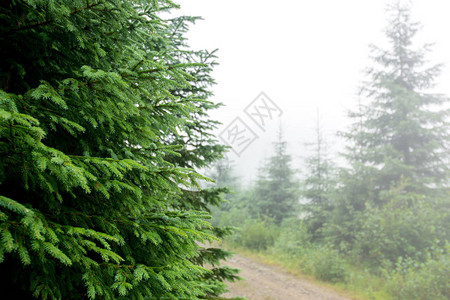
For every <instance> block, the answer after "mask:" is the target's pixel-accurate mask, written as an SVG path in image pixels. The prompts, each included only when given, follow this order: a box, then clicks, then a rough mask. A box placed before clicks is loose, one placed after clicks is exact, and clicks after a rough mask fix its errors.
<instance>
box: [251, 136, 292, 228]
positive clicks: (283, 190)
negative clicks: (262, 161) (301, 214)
mask: <svg viewBox="0 0 450 300" xmlns="http://www.w3.org/2000/svg"><path fill="white" fill-rule="evenodd" d="M286 146H287V143H286V141H284V140H283V136H282V132H281V129H280V132H279V134H278V140H277V142H275V143H274V150H275V154H274V155H273V156H272V157H270V158H269V160H268V161H267V163H266V165H265V166H264V167H263V168H261V169H260V171H259V174H258V179H257V181H256V183H255V187H254V192H253V196H252V203H250V205H251V206H250V209H251V211H253V213H254V214H255V215H259V216H267V217H271V218H274V221H275V222H276V223H277V224H280V223H281V221H282V220H283V219H284V218H287V217H292V216H295V214H296V213H297V212H298V200H299V192H298V183H297V181H296V179H295V176H294V175H295V172H294V170H293V169H292V167H291V156H290V155H289V154H287V153H286Z"/></svg>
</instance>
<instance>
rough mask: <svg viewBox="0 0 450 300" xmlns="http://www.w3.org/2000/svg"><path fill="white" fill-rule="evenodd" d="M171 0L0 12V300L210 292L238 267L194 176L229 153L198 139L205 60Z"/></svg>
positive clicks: (13, 7) (32, 5)
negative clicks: (217, 237)
mask: <svg viewBox="0 0 450 300" xmlns="http://www.w3.org/2000/svg"><path fill="white" fill-rule="evenodd" d="M176 7H177V6H176V5H175V4H174V3H172V2H171V1H165V0H161V1H150V2H148V1H115V0H113V1H101V0H99V1H94V0H92V1H56V2H55V1H32V0H29V1H6V2H2V4H0V28H1V29H0V31H1V32H0V44H1V45H2V47H1V48H0V54H1V59H0V88H1V89H0V157H1V159H0V223H1V224H0V226H1V228H2V230H1V232H0V235H1V240H0V241H1V242H0V259H1V264H0V271H1V280H0V284H1V286H2V293H3V296H5V297H8V296H14V297H23V298H29V297H30V296H31V295H32V296H34V297H38V298H43V299H79V298H83V299H84V298H91V299H94V298H97V299H98V298H99V299H116V298H124V299H142V298H145V297H150V298H171V299H181V298H189V299H195V298H205V297H209V298H214V297H216V296H217V295H218V294H219V293H221V292H222V291H223V290H224V285H223V283H222V280H223V279H224V278H228V279H232V278H235V275H234V273H235V271H233V270H230V269H227V268H225V269H220V268H216V269H215V270H214V271H213V272H212V273H211V272H209V271H207V270H206V269H205V268H203V267H202V266H201V265H203V264H204V263H205V262H213V263H216V264H217V260H218V259H219V258H223V257H225V256H226V255H227V254H226V253H223V252H220V251H215V250H214V249H212V250H207V249H202V250H201V251H200V253H199V251H198V250H199V246H198V245H197V242H198V241H205V240H212V239H214V237H213V236H214V232H219V231H217V230H214V228H212V227H211V225H210V224H209V223H208V222H207V219H208V218H209V214H208V212H207V210H206V209H205V203H212V204H214V203H218V202H219V201H220V200H219V199H220V193H221V192H220V191H218V190H209V191H201V190H200V189H199V186H198V183H197V181H198V179H202V178H203V177H202V176H200V175H199V174H198V173H197V172H196V171H195V170H194V168H196V167H201V166H205V165H208V164H209V163H211V162H212V161H214V160H215V159H218V158H219V157H220V156H221V154H222V153H223V151H224V148H223V147H222V146H219V145H218V144H217V143H216V141H215V140H214V139H212V138H211V136H210V135H208V134H207V131H208V130H209V129H211V128H212V126H214V125H215V122H213V121H210V120H208V119H207V118H206V111H207V110H208V109H211V108H215V107H216V105H215V104H213V103H210V102H208V101H207V100H206V99H207V98H208V97H209V96H210V92H209V91H208V86H209V85H210V84H212V83H213V80H212V79H211V77H210V76H209V73H210V71H211V68H212V66H213V65H214V53H210V52H207V51H192V50H187V49H185V48H184V43H185V40H184V38H183V34H184V33H185V31H186V30H187V22H189V21H193V19H192V18H185V17H183V18H176V19H173V20H163V19H161V18H160V17H159V15H160V13H161V12H164V11H168V10H171V9H173V8H176Z"/></svg>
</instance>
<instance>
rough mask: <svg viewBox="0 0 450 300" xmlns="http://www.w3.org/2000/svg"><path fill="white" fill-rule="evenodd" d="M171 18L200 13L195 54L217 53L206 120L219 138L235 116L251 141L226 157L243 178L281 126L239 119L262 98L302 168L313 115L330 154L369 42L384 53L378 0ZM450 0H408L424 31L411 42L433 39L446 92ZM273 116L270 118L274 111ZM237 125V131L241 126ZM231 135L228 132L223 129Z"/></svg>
mask: <svg viewBox="0 0 450 300" xmlns="http://www.w3.org/2000/svg"><path fill="white" fill-rule="evenodd" d="M177 3H179V4H180V5H181V10H179V11H178V12H177V13H176V14H177V15H178V14H182V15H192V16H201V17H203V18H204V20H203V21H199V22H197V23H196V25H194V26H192V27H191V31H190V33H189V34H188V37H189V44H190V45H191V48H193V49H200V48H205V49H210V50H213V49H216V48H218V49H219V51H218V53H217V54H218V62H219V63H220V65H219V66H217V67H216V68H215V71H214V72H213V77H214V78H215V80H216V81H217V85H216V86H215V87H214V88H213V91H214V93H215V96H214V97H213V98H212V100H214V101H216V102H222V103H224V104H225V105H226V106H225V107H222V108H221V109H220V110H218V111H215V112H212V113H211V116H212V117H213V118H214V119H217V120H219V121H221V122H222V123H223V125H222V126H221V127H220V128H219V129H218V131H217V134H220V133H222V132H224V130H225V129H226V128H227V126H228V125H229V124H230V122H232V121H233V120H234V119H235V118H236V117H239V118H240V120H242V121H243V122H244V123H245V124H246V125H247V126H248V127H249V128H250V129H251V130H252V131H253V132H254V133H255V134H256V135H257V136H258V138H257V139H256V140H255V141H254V142H253V143H252V144H251V145H250V146H248V147H247V148H246V149H245V150H244V151H243V152H242V153H241V155H240V156H237V155H235V154H234V153H230V154H229V155H228V156H229V158H230V159H232V160H233V161H234V164H235V165H236V167H237V168H236V169H237V170H238V171H239V173H241V174H242V173H245V179H246V180H247V181H248V180H250V179H254V178H255V176H256V169H257V167H258V166H259V165H260V163H261V161H262V160H263V159H264V158H267V157H268V156H270V155H271V153H272V147H271V144H270V142H271V141H274V140H275V139H276V131H277V128H278V127H279V124H280V121H279V120H278V119H277V118H275V119H274V120H273V121H271V122H266V124H264V127H263V129H264V130H262V129H261V127H259V126H258V125H257V124H256V122H255V121H252V120H251V119H250V118H249V117H248V115H246V114H245V113H244V109H245V108H246V107H247V106H248V105H249V104H250V103H251V102H252V101H253V100H254V99H255V97H257V96H258V95H259V94H260V92H265V93H266V94H267V96H268V97H269V98H270V99H271V100H272V101H273V102H274V103H275V104H276V105H277V106H278V107H279V108H280V109H281V110H282V115H281V124H282V125H281V126H282V128H283V131H284V136H285V139H286V140H287V141H288V142H289V148H288V149H289V153H290V154H291V155H292V156H293V158H294V166H293V167H295V168H301V163H300V162H301V156H304V155H305V154H306V153H307V151H306V147H305V145H304V144H305V142H309V141H311V140H312V139H313V137H314V127H315V123H316V116H317V113H316V112H317V110H319V111H320V115H321V119H322V121H321V123H322V127H323V129H324V130H325V131H326V133H327V138H328V141H329V142H330V145H331V151H338V150H340V149H341V148H342V143H340V141H339V140H338V139H336V138H334V137H333V135H334V133H335V132H336V130H344V129H345V128H346V126H347V125H348V124H349V121H348V120H347V119H346V111H347V110H348V109H352V108H354V107H355V104H356V103H357V99H358V97H357V90H358V87H359V86H360V85H361V84H362V82H363V81H364V80H365V79H367V78H365V77H364V68H366V67H368V66H369V65H370V64H371V61H370V59H369V47H368V45H369V44H371V43H373V44H375V45H377V46H380V47H384V46H387V40H386V38H385V35H384V33H383V30H384V28H385V27H386V25H387V22H386V18H387V16H386V13H385V8H386V1H382V0H340V1H336V0H318V1H306V0H297V1H294V0H279V1H265V0H264V1H261V0H244V1H242V0H241V1H237V0H185V1H177ZM449 13H450V1H448V0H415V1H413V17H414V20H416V21H420V22H421V23H422V25H423V29H422V31H421V32H420V33H419V35H418V36H417V39H416V40H417V41H418V43H421V42H434V43H435V45H434V47H433V48H432V49H433V51H432V53H431V54H430V55H429V56H428V57H429V58H430V60H431V62H432V63H445V64H447V65H446V66H445V67H444V69H443V73H442V75H441V76H440V77H439V80H438V86H437V87H436V91H438V92H442V93H445V94H447V95H450V17H449ZM272 112H273V113H274V115H276V114H277V112H275V111H272ZM240 126H242V125H240ZM228 129H230V127H228Z"/></svg>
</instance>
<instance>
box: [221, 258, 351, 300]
mask: <svg viewBox="0 0 450 300" xmlns="http://www.w3.org/2000/svg"><path fill="white" fill-rule="evenodd" d="M225 265H228V266H230V267H233V268H239V269H241V272H240V273H239V275H240V276H241V277H243V278H245V280H241V281H237V282H233V283H229V284H228V287H229V290H230V292H229V293H227V294H225V295H224V296H225V297H235V296H242V297H247V298H248V299H250V300H297V299H298V300H316V299H317V300H349V299H351V298H346V297H344V296H340V295H338V294H337V293H336V292H335V291H333V290H330V289H328V288H325V287H321V286H317V285H315V284H314V283H312V282H310V281H308V280H306V279H302V278H299V277H296V276H294V275H291V274H289V273H286V272H285V271H283V270H282V269H280V268H278V267H274V266H269V265H265V264H263V263H261V262H258V261H256V260H254V259H252V258H248V257H245V256H242V255H238V254H235V255H234V256H233V258H232V259H230V260H228V261H226V262H225Z"/></svg>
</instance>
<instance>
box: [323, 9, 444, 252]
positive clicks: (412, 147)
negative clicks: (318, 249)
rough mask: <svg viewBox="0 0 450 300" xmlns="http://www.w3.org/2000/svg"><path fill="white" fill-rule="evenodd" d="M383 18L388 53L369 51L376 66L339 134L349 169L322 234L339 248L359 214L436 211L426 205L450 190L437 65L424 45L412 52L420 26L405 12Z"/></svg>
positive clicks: (396, 11)
mask: <svg viewBox="0 0 450 300" xmlns="http://www.w3.org/2000/svg"><path fill="white" fill-rule="evenodd" d="M387 12H388V14H389V16H390V21H389V25H388V26H387V29H386V31H385V33H386V36H387V38H388V41H389V45H390V48H389V49H388V50H383V49H380V48H378V47H376V46H372V47H371V49H372V52H373V56H372V60H373V61H374V64H375V65H376V66H374V67H372V68H369V69H368V72H367V75H368V77H369V80H368V81H367V82H366V83H365V84H364V86H363V87H362V89H361V94H360V97H361V98H360V103H359V108H358V110H357V111H354V112H351V113H350V117H351V118H352V119H354V120H355V122H354V123H353V125H352V127H351V129H350V130H349V131H348V132H346V133H344V134H343V136H344V137H345V138H346V139H347V140H348V141H349V142H350V144H351V146H350V147H349V148H348V149H347V152H346V153H345V157H346V158H347V161H348V162H349V164H350V167H349V168H346V169H344V170H342V172H341V176H340V181H341V187H340V190H339V192H338V193H337V194H336V201H334V203H335V206H334V212H333V220H331V222H330V226H329V227H328V230H329V232H328V234H329V235H330V236H331V237H332V239H333V240H334V241H336V242H338V243H340V244H341V245H345V244H346V245H347V246H343V248H346V247H348V242H350V243H351V241H352V240H353V239H354V236H355V234H356V231H358V230H360V229H361V226H364V225H362V224H364V222H365V221H364V218H365V217H364V213H363V212H364V211H365V210H366V208H368V207H378V208H379V207H384V206H385V205H388V204H389V205H392V203H391V202H392V201H393V200H394V199H397V200H396V201H400V200H398V199H402V200H401V201H406V202H407V204H406V207H408V203H409V205H415V204H414V202H417V201H419V200H417V199H421V200H420V201H426V200H428V201H429V202H430V205H436V204H435V203H431V202H434V200H432V199H436V197H439V194H441V193H443V194H445V189H447V188H448V183H449V182H448V171H449V169H448V161H449V160H448V159H449V157H448V154H449V152H448V146H449V137H450V135H449V133H450V131H449V123H448V116H449V112H450V111H449V110H448V109H446V106H445V104H447V103H448V102H449V101H448V98H447V97H445V96H444V95H441V94H435V93H432V92H430V89H431V88H433V87H434V83H435V80H436V78H437V76H438V75H439V73H440V70H441V67H442V66H441V65H431V66H428V64H427V60H426V57H425V56H426V54H427V53H428V52H429V45H424V46H422V47H419V48H416V47H415V45H414V43H413V38H414V37H415V35H416V34H417V33H418V31H419V29H420V24H419V23H417V22H413V21H412V20H411V7H410V6H409V5H403V4H401V2H400V1H397V2H396V3H395V4H393V5H390V6H388V9H387ZM365 100H368V101H367V102H365ZM394 191H395V193H394ZM408 199H409V200H408ZM397 205H398V206H404V204H400V203H398V204H397ZM417 205H421V204H417ZM358 224H359V225H358ZM358 226H359V227H358Z"/></svg>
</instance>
